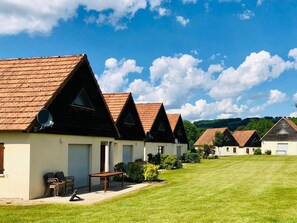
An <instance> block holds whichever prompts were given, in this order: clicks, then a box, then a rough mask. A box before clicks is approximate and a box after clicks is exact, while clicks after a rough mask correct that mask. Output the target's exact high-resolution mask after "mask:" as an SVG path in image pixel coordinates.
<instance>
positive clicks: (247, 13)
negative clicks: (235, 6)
mask: <svg viewBox="0 0 297 223" xmlns="http://www.w3.org/2000/svg"><path fill="white" fill-rule="evenodd" d="M238 16H239V19H240V20H249V19H251V18H252V17H254V16H255V13H253V12H252V11H251V10H249V9H247V10H245V11H244V12H243V13H241V14H239V15H238Z"/></svg>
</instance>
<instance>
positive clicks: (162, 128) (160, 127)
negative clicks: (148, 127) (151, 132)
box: [158, 122, 165, 132]
mask: <svg viewBox="0 0 297 223" xmlns="http://www.w3.org/2000/svg"><path fill="white" fill-rule="evenodd" d="M158 130H159V131H160V132H165V128H164V125H163V123H162V122H161V123H160V125H159V128H158Z"/></svg>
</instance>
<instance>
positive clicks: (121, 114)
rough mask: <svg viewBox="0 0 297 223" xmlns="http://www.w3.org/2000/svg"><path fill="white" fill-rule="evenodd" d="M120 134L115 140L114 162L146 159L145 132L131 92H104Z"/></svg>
mask: <svg viewBox="0 0 297 223" xmlns="http://www.w3.org/2000/svg"><path fill="white" fill-rule="evenodd" d="M103 96H104V98H105V101H106V103H107V105H108V107H109V110H110V112H111V115H112V117H113V120H114V122H115V123H116V126H117V129H118V131H119V134H120V136H119V137H118V138H116V139H115V141H114V148H113V149H114V150H113V163H114V164H117V163H120V162H124V163H126V164H127V163H129V162H133V161H135V160H137V159H138V160H143V159H144V140H145V133H144V130H143V127H142V124H141V121H140V117H139V115H138V112H137V109H136V106H135V103H134V100H133V97H132V94H131V93H110V94H103Z"/></svg>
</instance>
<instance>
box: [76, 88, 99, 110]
mask: <svg viewBox="0 0 297 223" xmlns="http://www.w3.org/2000/svg"><path fill="white" fill-rule="evenodd" d="M72 105H75V106H79V107H82V108H89V109H94V107H93V105H92V103H91V100H90V98H89V96H88V94H87V92H86V90H85V89H82V90H81V91H80V92H79V94H78V95H77V96H76V98H75V99H74V101H73V102H72Z"/></svg>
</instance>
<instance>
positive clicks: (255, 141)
mask: <svg viewBox="0 0 297 223" xmlns="http://www.w3.org/2000/svg"><path fill="white" fill-rule="evenodd" d="M233 137H234V138H235V140H236V141H237V142H238V144H239V146H240V147H259V146H260V145H261V143H260V136H259V134H258V133H257V131H255V130H240V131H235V132H234V133H233Z"/></svg>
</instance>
